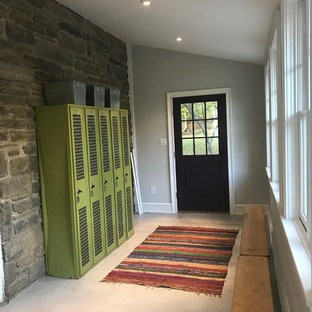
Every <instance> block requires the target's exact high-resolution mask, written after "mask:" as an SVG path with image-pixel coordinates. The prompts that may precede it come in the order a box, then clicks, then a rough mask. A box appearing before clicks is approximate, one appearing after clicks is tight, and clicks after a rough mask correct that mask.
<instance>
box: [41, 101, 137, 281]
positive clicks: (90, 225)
mask: <svg viewBox="0 0 312 312" xmlns="http://www.w3.org/2000/svg"><path fill="white" fill-rule="evenodd" d="M36 119H37V136H38V150H39V165H40V180H41V197H42V211H43V226H44V235H45V249H46V254H45V257H46V268H47V274H48V275H52V276H56V277H65V278H79V277H81V276H82V275H83V274H85V273H86V272H87V271H88V270H89V269H90V268H92V267H93V266H94V265H95V264H96V263H98V262H99V261H100V260H101V259H103V258H104V257H105V255H106V254H108V253H110V252H111V251H112V250H114V249H115V248H116V247H117V246H119V245H120V244H121V243H122V242H124V241H125V240H126V239H127V238H128V237H130V236H131V235H132V234H133V232H134V229H133V200H132V185H131V183H132V177H131V161H130V143H129V132H128V117H127V112H126V111H122V110H113V109H105V108H94V107H84V106H79V105H72V104H67V105H53V106H42V107H38V108H37V109H36Z"/></svg>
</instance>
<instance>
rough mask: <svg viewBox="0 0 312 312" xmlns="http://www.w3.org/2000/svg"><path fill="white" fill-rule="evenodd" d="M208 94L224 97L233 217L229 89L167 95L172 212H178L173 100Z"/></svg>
mask: <svg viewBox="0 0 312 312" xmlns="http://www.w3.org/2000/svg"><path fill="white" fill-rule="evenodd" d="M209 94H225V95H226V124H227V148H228V176H229V201H230V203H229V204H230V214H232V215H235V198H234V179H233V152H232V145H233V144H232V142H233V140H232V133H233V131H232V105H231V88H218V89H204V90H192V91H178V92H168V93H167V118H168V141H169V142H168V149H169V176H170V193H171V204H172V212H173V213H177V212H178V202H177V196H176V194H177V184H176V164H175V157H174V152H175V151H174V124H173V98H176V97H188V96H197V95H209Z"/></svg>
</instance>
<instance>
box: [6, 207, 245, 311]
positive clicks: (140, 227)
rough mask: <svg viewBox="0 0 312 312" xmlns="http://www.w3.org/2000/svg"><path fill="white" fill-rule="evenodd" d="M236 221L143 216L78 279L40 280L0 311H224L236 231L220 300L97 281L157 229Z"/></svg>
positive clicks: (235, 223)
mask: <svg viewBox="0 0 312 312" xmlns="http://www.w3.org/2000/svg"><path fill="white" fill-rule="evenodd" d="M242 221H243V218H242V217H241V216H229V215H222V214H221V215H212V214H191V213H185V214H181V213H180V214H172V215H168V214H157V215H156V214H144V215H143V216H136V217H135V230H136V232H135V235H134V236H133V237H131V238H130V239H129V240H128V241H127V242H125V243H124V244H123V245H122V246H120V247H119V248H118V249H116V250H115V251H113V252H112V253H111V254H110V255H109V256H108V257H106V258H105V259H104V260H103V261H102V262H100V263H99V264H98V265H97V266H96V267H94V268H93V269H92V270H91V271H90V272H88V273H87V274H86V275H84V276H83V277H82V278H81V279H79V280H70V279H60V278H53V277H47V276H44V277H42V278H40V279H39V280H38V281H37V282H36V283H34V284H33V285H32V286H30V287H29V288H27V289H26V290H24V291H23V292H22V293H20V294H19V295H18V296H17V297H16V298H14V299H13V300H12V301H11V302H10V303H9V304H7V305H5V306H4V307H2V308H1V312H76V311H83V312H99V311H109V312H121V311H122V312H134V311H135V312H141V311H142V312H165V311H166V312H191V311H194V312H200V311H205V312H209V311H210V312H229V311H231V303H232V295H233V286H234V276H235V266H236V261H237V257H238V254H239V245H240V239H241V231H240V232H239V235H238V237H237V240H236V244H235V246H234V250H233V256H232V258H231V261H230V263H229V270H228V276H227V278H226V281H225V284H224V288H223V293H222V296H221V298H219V297H213V296H207V295H203V294H200V295H198V294H195V293H191V292H184V291H178V290H172V289H171V290H169V289H166V288H148V287H145V286H139V285H127V284H108V283H101V282H100V280H101V279H102V278H103V277H104V276H106V275H107V274H108V273H109V272H110V271H111V270H112V269H114V267H115V266H116V265H118V264H119V263H120V262H121V261H122V260H123V259H124V258H125V257H126V256H127V255H128V254H129V253H130V252H131V251H132V250H133V248H134V247H136V246H137V245H139V244H140V243H141V242H142V241H143V240H144V239H145V237H146V236H147V235H149V234H150V233H151V232H153V231H154V230H155V228H156V227H157V226H158V225H183V226H204V227H226V228H235V229H241V226H242Z"/></svg>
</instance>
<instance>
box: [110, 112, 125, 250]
mask: <svg viewBox="0 0 312 312" xmlns="http://www.w3.org/2000/svg"><path fill="white" fill-rule="evenodd" d="M111 126H112V143H113V145H112V146H113V163H114V182H115V203H116V217H117V243H118V246H119V245H120V244H121V243H123V242H124V241H125V240H126V239H127V235H126V219H125V199H124V179H123V165H122V164H123V157H122V149H121V146H122V141H121V131H120V129H121V127H120V115H119V111H115V110H111Z"/></svg>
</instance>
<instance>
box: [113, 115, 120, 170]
mask: <svg viewBox="0 0 312 312" xmlns="http://www.w3.org/2000/svg"><path fill="white" fill-rule="evenodd" d="M112 124H113V145H114V161H115V169H119V168H120V155H119V152H120V151H119V140H118V119H117V117H116V116H113V117H112Z"/></svg>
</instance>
